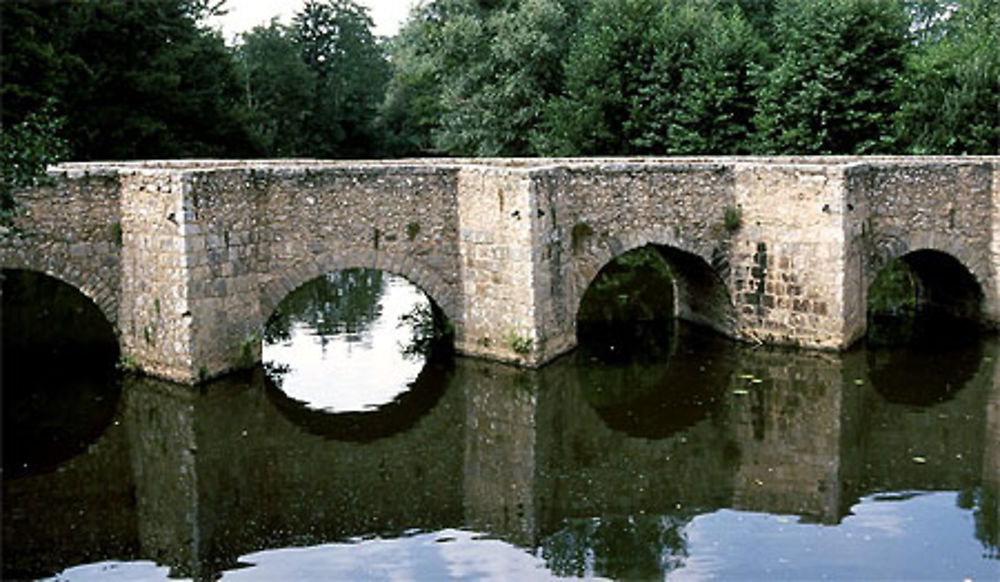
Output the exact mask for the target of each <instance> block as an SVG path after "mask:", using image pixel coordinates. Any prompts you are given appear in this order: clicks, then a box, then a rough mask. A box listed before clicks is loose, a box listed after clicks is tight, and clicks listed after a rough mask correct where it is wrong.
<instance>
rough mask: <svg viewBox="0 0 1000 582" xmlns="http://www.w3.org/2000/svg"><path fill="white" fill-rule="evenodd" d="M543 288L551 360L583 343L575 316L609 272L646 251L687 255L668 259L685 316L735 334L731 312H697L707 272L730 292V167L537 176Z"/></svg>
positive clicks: (557, 170)
mask: <svg viewBox="0 0 1000 582" xmlns="http://www.w3.org/2000/svg"><path fill="white" fill-rule="evenodd" d="M534 183H535V185H536V186H535V191H536V199H537V200H536V205H537V208H536V212H535V213H534V216H536V217H537V222H536V234H535V237H534V244H533V246H534V248H535V252H536V256H537V260H536V271H535V280H536V288H537V293H538V296H537V299H536V300H537V302H538V308H537V309H538V314H539V319H538V324H537V325H538V326H539V328H540V329H542V330H544V333H542V334H540V335H542V336H544V337H546V338H547V341H548V342H550V343H549V345H546V346H544V347H545V348H546V349H545V351H546V352H547V353H548V354H549V355H550V356H551V355H555V354H558V353H561V352H562V351H565V350H566V349H569V348H570V347H572V346H573V345H575V343H576V337H575V334H576V313H577V310H578V309H579V306H580V301H581V299H582V298H583V294H584V292H585V291H586V289H587V286H588V285H590V283H591V282H592V281H593V279H594V278H595V276H596V275H597V274H598V272H599V271H600V270H601V268H603V267H604V266H605V265H606V264H607V263H609V262H610V261H611V260H613V259H614V258H615V257H617V256H619V255H621V254H622V253H624V252H626V251H629V250H632V249H636V248H639V247H642V246H645V245H647V244H655V245H665V246H668V247H670V248H672V249H677V250H679V251H681V253H679V254H680V255H683V256H684V257H686V258H685V259H684V260H680V259H681V257H679V256H676V255H677V254H678V253H673V255H674V256H671V255H672V254H671V253H667V254H666V255H665V257H664V258H665V259H667V261H668V263H669V264H671V266H672V268H673V270H674V271H676V272H675V273H674V274H675V275H676V277H675V279H676V281H675V284H676V286H677V293H676V295H677V298H678V305H677V306H676V312H677V314H678V316H680V317H682V318H685V319H693V320H698V321H699V322H701V323H708V324H710V325H711V326H712V327H716V328H718V329H720V331H730V330H731V311H732V308H731V304H730V302H729V298H728V293H726V292H722V293H721V297H720V298H719V303H721V305H715V306H709V305H707V304H706V305H702V306H700V308H698V309H694V308H693V306H694V304H695V301H694V297H693V296H694V295H702V296H708V295H711V293H710V292H709V291H708V290H706V289H704V288H701V287H702V286H703V285H704V283H702V284H701V285H696V284H695V283H696V282H698V281H700V280H702V279H705V277H703V276H701V275H702V274H701V273H691V272H686V271H689V270H692V269H691V268H690V266H689V265H692V264H694V265H700V266H701V267H702V268H703V269H704V271H708V272H709V273H711V271H713V270H714V271H715V274H714V275H712V276H710V277H709V278H710V279H714V280H715V283H716V285H717V286H719V287H720V289H725V287H726V279H727V278H728V274H729V273H728V268H729V249H730V238H731V236H732V233H731V232H730V231H728V230H727V229H726V227H725V224H724V220H725V219H724V216H725V213H726V208H727V207H732V206H733V193H732V173H731V171H730V170H729V169H728V168H727V167H726V166H725V165H722V164H706V163H678V164H661V163H653V162H647V163H638V162H621V163H613V164H586V165H566V166H562V165H560V166H556V167H552V168H550V169H542V170H538V171H537V172H536V174H535V179H534Z"/></svg>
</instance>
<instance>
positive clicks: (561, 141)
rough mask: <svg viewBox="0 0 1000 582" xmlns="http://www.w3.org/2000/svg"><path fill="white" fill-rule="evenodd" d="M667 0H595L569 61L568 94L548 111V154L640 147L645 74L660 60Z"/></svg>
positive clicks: (543, 146)
mask: <svg viewBox="0 0 1000 582" xmlns="http://www.w3.org/2000/svg"><path fill="white" fill-rule="evenodd" d="M663 6H664V2H663V1H662V0H653V1H650V0H593V2H591V3H590V4H589V7H588V9H587V11H586V14H585V16H584V17H583V21H582V23H581V24H580V27H579V31H578V34H576V35H575V38H574V41H573V43H572V46H571V47H570V50H569V55H568V56H567V59H566V65H565V67H566V68H565V87H564V92H563V95H562V96H561V97H560V98H558V99H555V100H554V101H553V102H552V103H551V104H550V106H549V107H548V110H547V112H546V123H545V135H543V136H540V137H539V138H538V140H537V141H538V143H539V149H540V150H541V153H543V154H546V155H592V154H631V153H637V150H636V143H637V142H639V141H640V138H641V135H642V132H643V128H642V127H641V124H640V123H639V122H638V121H637V120H638V119H639V118H638V111H637V110H639V109H641V108H642V107H643V105H644V103H643V102H642V99H641V96H640V95H641V89H642V86H643V80H644V78H645V77H646V76H647V73H648V72H649V71H651V70H652V68H653V64H654V62H655V60H656V46H655V42H654V41H655V37H654V34H653V31H654V25H655V23H656V22H657V20H658V16H659V14H660V12H661V9H662V7H663Z"/></svg>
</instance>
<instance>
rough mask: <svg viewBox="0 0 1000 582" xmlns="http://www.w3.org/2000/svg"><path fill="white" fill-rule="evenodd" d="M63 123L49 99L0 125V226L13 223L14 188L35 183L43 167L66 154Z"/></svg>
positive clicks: (67, 149) (14, 210)
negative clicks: (28, 111)
mask: <svg viewBox="0 0 1000 582" xmlns="http://www.w3.org/2000/svg"><path fill="white" fill-rule="evenodd" d="M64 123H65V120H64V119H62V118H60V117H57V116H56V115H55V113H54V105H53V103H52V102H51V101H50V102H49V103H46V104H45V105H44V106H42V107H41V108H40V109H39V110H38V111H35V112H31V113H29V114H27V115H26V116H25V117H24V119H22V120H21V121H18V122H17V123H13V124H10V123H8V124H4V125H3V126H2V128H0V129H2V130H0V226H2V227H10V226H11V225H12V223H13V218H14V215H15V213H16V212H17V209H16V207H15V202H14V190H16V189H18V188H24V187H28V186H33V185H35V184H36V183H37V182H38V180H39V178H40V177H41V176H42V175H43V174H44V173H45V168H46V167H48V166H49V165H50V164H53V163H55V162H58V161H59V160H61V159H63V158H65V157H66V155H67V152H68V151H69V148H68V146H67V144H66V140H65V139H63V138H62V137H61V136H60V133H61V130H62V126H63V125H64Z"/></svg>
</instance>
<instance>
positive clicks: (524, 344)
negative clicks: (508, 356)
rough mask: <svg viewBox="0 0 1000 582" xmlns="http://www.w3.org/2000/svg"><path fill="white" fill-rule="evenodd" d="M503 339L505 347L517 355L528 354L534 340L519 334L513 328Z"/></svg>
mask: <svg viewBox="0 0 1000 582" xmlns="http://www.w3.org/2000/svg"><path fill="white" fill-rule="evenodd" d="M503 340H504V343H506V344H507V347H508V348H510V349H511V351H512V352H514V353H515V354H517V355H519V356H526V355H528V354H530V353H531V350H532V348H533V346H534V341H533V340H532V339H531V338H530V337H528V336H524V335H521V334H520V333H518V332H517V331H515V330H510V331H508V332H507V334H506V335H505V336H504V338H503Z"/></svg>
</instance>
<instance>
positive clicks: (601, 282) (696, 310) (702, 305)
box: [575, 243, 736, 351]
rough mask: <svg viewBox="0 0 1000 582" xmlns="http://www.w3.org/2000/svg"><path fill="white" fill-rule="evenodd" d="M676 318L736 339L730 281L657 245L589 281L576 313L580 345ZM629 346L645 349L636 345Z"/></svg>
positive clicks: (627, 255) (607, 266)
mask: <svg viewBox="0 0 1000 582" xmlns="http://www.w3.org/2000/svg"><path fill="white" fill-rule="evenodd" d="M674 319H676V320H680V321H685V322H688V323H692V324H694V325H697V326H701V327H706V328H709V329H712V330H714V331H715V332H718V333H721V334H722V335H726V336H732V333H733V327H734V323H735V320H736V316H735V308H734V307H733V303H732V298H731V297H730V294H729V290H728V288H727V287H726V284H725V282H724V281H723V279H722V277H721V276H720V275H719V273H718V272H717V271H716V270H715V269H713V267H712V266H711V265H709V263H708V262H707V261H706V260H705V259H703V258H702V257H701V256H699V255H697V254H694V253H691V252H688V251H685V250H682V249H679V248H676V247H673V246H667V245H661V244H655V243H646V244H644V245H640V246H636V247H633V248H630V249H628V250H625V251H623V252H620V253H618V254H617V255H615V256H613V257H611V258H610V259H609V260H608V261H607V262H605V263H604V265H603V266H602V267H601V268H600V270H598V271H597V272H596V274H595V275H594V277H593V278H592V279H591V280H590V281H589V282H588V283H587V286H586V288H585V290H584V292H583V293H582V294H581V296H580V298H579V301H578V303H577V305H576V311H575V325H576V335H577V340H578V344H580V345H585V344H587V343H589V341H590V340H591V339H592V338H601V337H608V336H614V335H621V334H620V333H619V332H621V331H623V330H622V329H621V328H622V324H626V326H627V324H635V323H637V322H638V323H640V324H641V326H642V327H645V328H647V329H652V330H656V329H668V327H669V326H668V325H667V322H668V321H669V320H674ZM632 327H635V326H632ZM640 335H641V334H640ZM616 339H617V340H619V341H621V340H626V339H628V338H625V337H617V338H616ZM634 339H639V338H634ZM647 347H648V346H647ZM623 348H625V349H632V350H633V351H634V350H635V349H636V348H638V349H644V348H643V346H641V345H639V344H636V343H635V342H631V345H624V346H623Z"/></svg>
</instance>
